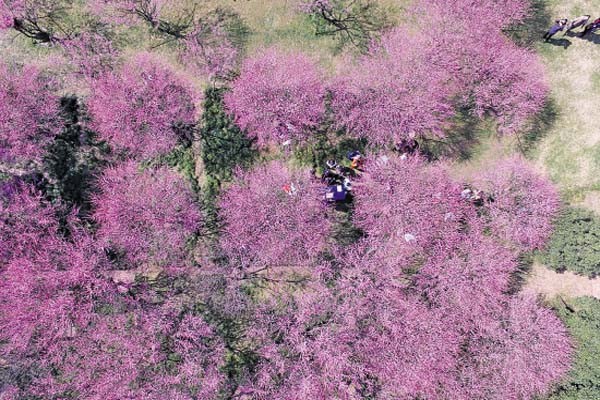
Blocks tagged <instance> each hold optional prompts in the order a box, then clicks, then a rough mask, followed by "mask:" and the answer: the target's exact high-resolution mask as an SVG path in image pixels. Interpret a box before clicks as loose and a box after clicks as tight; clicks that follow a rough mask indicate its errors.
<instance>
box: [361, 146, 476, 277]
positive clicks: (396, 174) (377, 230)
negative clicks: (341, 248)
mask: <svg viewBox="0 0 600 400" xmlns="http://www.w3.org/2000/svg"><path fill="white" fill-rule="evenodd" d="M365 168H366V169H367V170H368V171H369V173H368V174H365V177H364V179H362V180H361V181H360V182H359V183H358V184H357V185H355V186H356V187H355V188H354V194H355V210H354V218H353V223H354V224H355V225H356V226H357V227H359V228H360V229H362V230H363V231H364V232H365V234H366V236H367V238H366V240H365V242H366V243H369V245H370V247H372V249H373V250H374V251H375V252H377V253H380V254H381V255H382V256H383V257H384V258H387V259H389V261H390V263H392V264H394V263H397V262H398V260H399V259H404V260H406V259H407V258H409V257H411V255H412V256H415V257H416V259H421V258H422V256H423V255H426V254H427V253H430V252H432V251H436V249H437V248H438V247H439V246H442V245H444V244H445V243H446V242H447V241H452V240H456V233H457V232H458V231H459V230H461V229H463V228H464V224H465V221H467V222H468V221H472V220H473V219H474V216H473V215H474V214H473V210H472V209H471V207H469V206H468V205H467V204H466V203H465V202H464V201H463V200H462V199H461V197H460V191H461V189H460V186H458V185H457V184H456V183H454V182H453V181H452V180H451V179H450V178H449V177H448V176H447V174H446V173H445V171H444V170H443V169H442V168H440V166H439V165H437V164H434V165H428V164H427V163H425V161H424V160H423V159H422V158H420V157H408V158H406V159H403V158H402V157H400V156H398V155H396V154H390V155H383V156H380V157H373V160H371V161H370V162H369V164H367V166H366V167H365ZM424 221H427V223H424ZM472 229H476V228H472ZM392 267H395V265H392Z"/></svg>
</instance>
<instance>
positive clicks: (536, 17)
mask: <svg viewBox="0 0 600 400" xmlns="http://www.w3.org/2000/svg"><path fill="white" fill-rule="evenodd" d="M546 3H547V2H546V1H545V0H533V1H532V2H531V8H530V11H529V13H528V15H527V16H526V17H525V19H523V21H522V22H520V23H518V24H513V25H510V26H508V27H506V28H505V29H503V32H504V33H505V34H506V35H507V36H508V37H509V38H511V39H512V40H513V41H514V42H515V43H517V44H518V45H519V46H524V47H530V46H532V45H533V44H534V43H535V42H539V41H540V40H542V37H543V35H544V33H545V32H546V31H547V30H548V27H549V26H550V25H549V24H550V23H551V22H552V21H553V18H552V16H551V14H550V11H549V10H548V8H547V4H546Z"/></svg>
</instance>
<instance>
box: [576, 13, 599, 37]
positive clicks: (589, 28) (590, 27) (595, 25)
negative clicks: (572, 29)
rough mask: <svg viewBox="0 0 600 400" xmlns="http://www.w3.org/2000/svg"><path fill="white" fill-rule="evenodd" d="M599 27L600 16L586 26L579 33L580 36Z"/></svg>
mask: <svg viewBox="0 0 600 400" xmlns="http://www.w3.org/2000/svg"><path fill="white" fill-rule="evenodd" d="M598 28H600V18H597V19H596V20H595V21H594V22H592V23H591V24H588V25H587V26H586V27H585V29H584V30H583V31H582V32H581V33H580V34H579V37H584V36H585V35H587V34H588V33H592V32H594V31H595V30H596V29H598Z"/></svg>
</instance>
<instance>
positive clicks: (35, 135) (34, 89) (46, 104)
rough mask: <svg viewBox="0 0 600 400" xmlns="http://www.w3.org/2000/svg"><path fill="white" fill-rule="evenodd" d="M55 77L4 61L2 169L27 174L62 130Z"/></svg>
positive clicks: (0, 84) (0, 76) (0, 78)
mask: <svg viewBox="0 0 600 400" xmlns="http://www.w3.org/2000/svg"><path fill="white" fill-rule="evenodd" d="M52 90H53V84H52V80H50V79H48V78H47V77H45V76H44V74H43V73H42V72H41V71H39V70H38V69H37V68H35V67H32V66H25V67H23V68H17V67H13V66H8V65H6V64H0V168H1V172H4V173H8V174H14V175H23V174H24V173H26V172H27V171H28V170H30V169H31V168H30V167H31V166H33V165H39V163H40V162H41V159H42V156H43V154H44V152H45V147H46V146H47V145H48V144H49V143H50V142H51V141H52V139H53V138H54V137H55V136H56V135H57V134H58V133H59V131H60V119H59V117H58V113H59V100H58V96H56V95H55V94H54V93H53V91H52Z"/></svg>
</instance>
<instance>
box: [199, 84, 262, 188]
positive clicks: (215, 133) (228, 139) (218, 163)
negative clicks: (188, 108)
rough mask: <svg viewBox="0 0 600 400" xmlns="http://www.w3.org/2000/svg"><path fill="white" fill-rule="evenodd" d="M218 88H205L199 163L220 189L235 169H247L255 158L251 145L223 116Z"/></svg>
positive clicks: (229, 119)
mask: <svg viewBox="0 0 600 400" xmlns="http://www.w3.org/2000/svg"><path fill="white" fill-rule="evenodd" d="M224 92H225V90H224V89H221V88H209V89H208V90H207V91H206V92H205V96H204V112H203V113H202V130H201V133H200V138H201V143H202V161H203V162H204V168H205V172H206V175H207V176H208V177H210V178H212V179H213V180H215V181H216V182H217V185H220V183H221V182H225V181H228V180H230V179H231V178H232V175H233V171H234V169H235V167H236V166H240V167H248V166H249V165H250V164H251V163H252V161H253V160H254V158H255V157H256V156H257V152H256V150H255V149H254V148H253V147H252V141H251V140H249V139H248V137H247V136H246V135H245V134H244V132H242V131H241V130H240V128H238V127H237V126H236V125H235V124H234V123H233V120H232V119H231V117H230V116H229V115H228V114H227V113H226V112H225V108H224V105H223V94H224Z"/></svg>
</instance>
